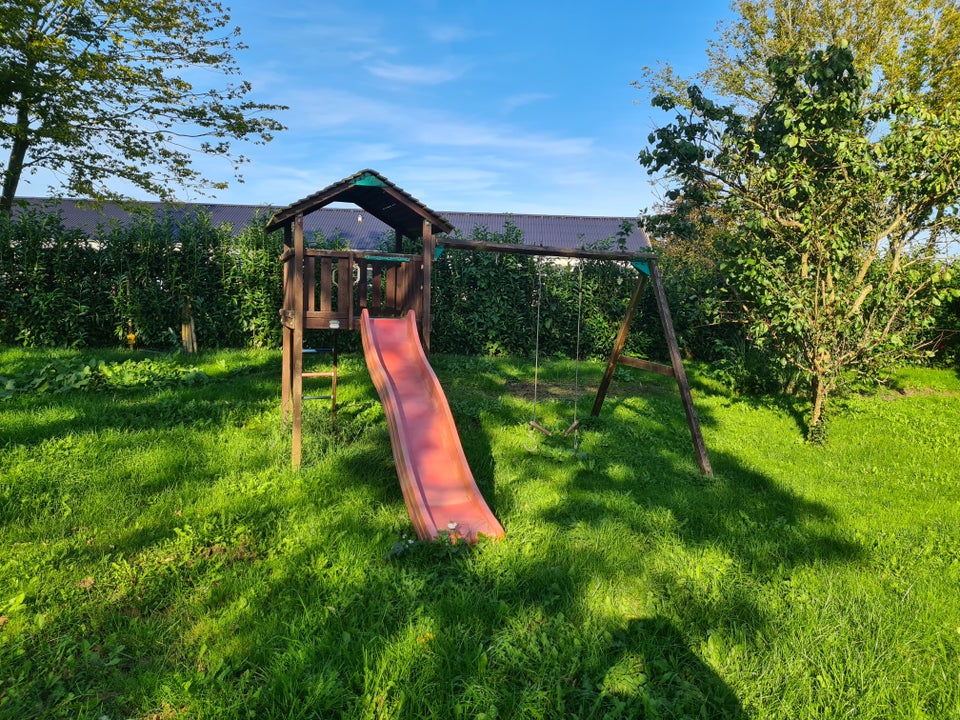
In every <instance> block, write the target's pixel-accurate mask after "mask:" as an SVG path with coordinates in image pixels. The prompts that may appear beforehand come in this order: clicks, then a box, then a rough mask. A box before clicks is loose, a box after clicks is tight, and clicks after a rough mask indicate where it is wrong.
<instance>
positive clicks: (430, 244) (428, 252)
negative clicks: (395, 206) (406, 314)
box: [420, 220, 437, 355]
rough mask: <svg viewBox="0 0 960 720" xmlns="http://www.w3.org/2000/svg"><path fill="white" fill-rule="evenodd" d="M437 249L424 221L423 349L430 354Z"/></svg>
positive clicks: (421, 319) (431, 227) (430, 230)
mask: <svg viewBox="0 0 960 720" xmlns="http://www.w3.org/2000/svg"><path fill="white" fill-rule="evenodd" d="M436 249H437V240H436V238H435V237H434V236H433V226H432V225H431V224H430V222H429V221H427V220H424V221H423V307H422V308H421V309H420V322H421V323H422V333H423V349H424V351H425V352H426V353H427V355H429V354H430V326H431V323H432V322H433V317H432V316H431V314H430V301H431V286H430V281H431V279H432V276H433V255H434V252H435V251H436Z"/></svg>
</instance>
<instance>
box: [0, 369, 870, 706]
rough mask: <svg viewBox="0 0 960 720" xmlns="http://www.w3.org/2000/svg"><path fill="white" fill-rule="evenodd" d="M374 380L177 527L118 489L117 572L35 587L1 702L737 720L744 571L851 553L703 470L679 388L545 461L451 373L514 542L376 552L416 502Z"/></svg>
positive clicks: (817, 523)
mask: <svg viewBox="0 0 960 720" xmlns="http://www.w3.org/2000/svg"><path fill="white" fill-rule="evenodd" d="M364 382H368V381H366V380H365V381H364ZM251 392H252V394H253V397H254V398H255V399H259V400H264V401H265V399H266V397H267V394H266V390H265V389H261V390H258V389H256V388H253V389H252V390H251ZM261 392H262V393H263V394H262V395H261V394H260V393H261ZM275 392H276V391H275V388H274V389H273V391H272V394H271V396H270V399H271V400H275V398H276V395H275ZM371 393H372V386H366V385H364V387H363V388H360V389H358V390H357V391H356V392H355V393H354V395H353V396H352V397H351V398H350V399H349V401H348V403H352V404H347V405H346V406H345V409H344V411H343V413H342V415H341V416H340V417H339V418H338V419H337V420H336V421H329V426H328V425H327V424H326V423H327V422H328V421H327V420H324V419H321V418H320V416H319V415H317V416H315V417H314V419H313V420H312V421H311V422H310V423H308V429H309V431H310V432H309V433H305V458H304V459H305V462H304V468H303V469H302V470H301V472H300V473H292V472H289V471H288V470H286V469H285V468H284V467H282V466H280V467H276V468H274V469H275V474H276V476H277V477H276V481H275V484H273V485H271V486H270V487H268V488H266V489H259V488H257V487H256V484H255V483H254V482H253V480H256V479H258V478H259V477H261V476H262V475H263V474H265V473H267V474H268V473H269V472H270V466H269V463H266V462H264V463H263V464H261V465H259V466H258V467H257V468H254V469H253V470H255V471H256V472H253V473H252V475H251V477H250V478H249V482H248V485H247V489H246V490H237V491H236V492H233V493H226V492H224V495H223V499H222V501H221V502H220V503H219V504H218V505H217V506H216V508H215V509H213V508H206V509H204V512H203V513H200V514H196V513H195V514H194V515H192V516H190V517H189V518H184V519H183V522H182V523H177V526H178V527H179V528H180V533H174V531H173V530H171V528H170V526H164V525H163V523H162V522H160V521H151V519H150V518H149V517H147V515H146V512H145V511H140V512H141V515H138V514H137V512H136V511H135V510H136V509H134V511H133V512H132V513H131V515H132V517H131V524H132V526H131V527H130V528H129V529H127V530H126V531H125V532H124V533H121V542H122V545H123V546H122V547H121V548H119V551H120V554H121V555H123V561H124V562H125V563H126V564H127V565H129V566H131V567H132V568H133V569H132V570H129V571H128V570H127V569H125V568H126V567H127V565H122V563H120V562H119V560H117V561H115V562H114V564H113V565H101V566H98V567H96V568H93V569H91V570H90V573H91V575H95V576H96V578H97V583H96V584H95V585H93V586H92V587H89V588H86V589H81V588H78V587H76V583H75V580H74V581H71V584H69V585H68V586H66V587H64V588H63V589H62V591H60V592H61V595H62V596H57V597H56V598H55V600H56V602H54V601H52V600H49V599H47V600H45V601H44V602H47V603H48V604H49V605H50V606H51V607H54V606H55V607H56V608H58V610H57V614H56V616H55V617H53V616H52V617H51V619H50V620H49V621H48V623H47V625H45V626H43V627H41V626H39V625H38V626H37V629H35V630H31V632H32V633H33V634H32V635H30V636H29V638H28V639H27V640H26V641H25V642H23V643H21V644H20V645H19V647H20V648H21V649H22V650H23V652H24V653H25V654H24V657H30V658H33V666H35V667H43V669H44V671H45V672H33V674H32V675H31V674H30V673H29V672H28V671H26V670H25V671H24V674H23V676H22V677H21V676H20V674H19V673H20V671H19V670H17V671H16V672H14V673H13V674H11V676H10V678H11V680H10V682H8V683H7V685H6V686H4V685H3V684H2V683H0V693H3V692H6V693H8V695H7V697H8V698H9V700H8V702H9V703H10V705H8V707H9V708H12V710H13V711H22V713H21V716H22V717H42V716H47V717H72V716H78V715H86V716H99V715H103V714H106V715H109V716H111V717H112V716H138V717H142V716H162V715H163V714H164V713H166V715H168V716H174V715H175V714H177V713H178V712H179V713H180V714H183V715H185V716H186V715H190V716H197V717H226V718H230V717H248V716H251V715H252V716H259V717H325V716H340V717H409V718H429V717H437V718H441V717H442V718H451V717H452V718H457V717H471V718H472V717H477V716H479V715H480V714H481V713H482V714H485V715H486V716H487V717H495V716H496V717H550V718H553V717H582V718H603V717H622V718H654V717H657V718H681V717H701V718H733V719H734V720H737V719H738V718H742V717H744V716H745V711H744V708H743V707H742V703H741V700H740V699H739V698H738V697H737V693H736V691H735V689H734V686H733V685H732V682H733V680H734V679H735V678H731V677H729V676H728V675H724V674H723V672H722V671H723V669H724V667H723V657H724V648H727V649H729V648H730V646H731V645H735V644H739V646H740V647H741V649H742V647H743V646H745V645H746V644H747V643H748V642H749V640H745V639H743V638H749V637H750V636H752V635H753V634H755V633H756V632H759V631H762V630H763V629H764V627H765V626H766V624H767V622H768V619H767V618H765V617H763V613H762V611H761V609H760V601H759V598H758V596H757V587H758V586H760V585H762V584H763V583H764V582H766V581H767V580H768V579H770V578H773V577H777V576H779V575H780V574H784V573H789V572H790V571H791V569H792V568H797V567H799V566H803V565H807V564H813V563H837V562H850V561H854V560H856V559H857V558H858V557H859V553H860V549H859V548H858V547H857V546H856V545H855V544H853V543H850V542H849V541H847V540H846V539H844V538H843V536H842V535H841V534H840V533H839V532H838V531H837V529H836V527H835V521H834V518H833V516H832V514H831V512H830V510H829V508H826V507H824V506H822V505H819V504H817V503H813V502H810V501H807V500H804V499H803V498H800V497H797V496H795V495H793V494H791V493H789V492H788V491H786V490H784V489H782V488H781V487H779V486H778V485H777V484H776V483H774V482H773V480H772V479H771V478H769V477H766V476H764V475H763V474H761V473H758V472H755V471H752V470H749V469H747V468H745V467H743V466H742V464H741V463H740V462H739V461H738V459H737V458H736V457H734V456H732V455H725V454H716V453H714V454H713V455H712V460H713V464H714V469H715V471H716V478H714V479H712V480H711V479H705V478H702V477H700V476H699V474H697V472H696V466H695V463H694V460H693V452H692V449H691V448H690V443H689V435H688V434H687V431H686V426H685V423H684V421H683V414H682V409H681V408H680V404H679V401H678V400H676V399H675V398H674V397H673V396H670V395H664V396H663V397H662V399H657V398H654V399H655V400H656V402H655V403H654V404H653V405H652V406H650V407H649V408H645V410H649V413H647V414H646V415H644V414H643V413H641V412H639V411H638V412H636V413H635V414H634V415H632V416H631V417H628V418H626V419H625V418H624V417H622V416H618V417H610V416H605V417H601V418H600V419H598V420H595V421H592V422H587V423H585V425H584V434H583V445H582V446H581V451H580V454H579V455H574V454H573V453H572V452H569V451H568V450H566V449H564V450H563V452H559V451H558V452H556V453H554V454H547V453H543V454H539V455H538V454H532V453H528V452H526V451H525V450H523V449H522V448H516V447H514V448H509V447H508V448H503V447H500V445H497V447H494V443H495V440H494V438H493V437H492V435H491V433H489V432H487V431H486V430H485V428H489V427H490V426H491V425H497V426H500V427H510V426H513V425H517V426H522V424H523V423H524V422H525V420H526V419H528V417H527V416H526V415H525V414H524V410H523V406H522V405H518V404H513V403H504V402H500V401H499V400H497V399H486V400H484V399H483V398H482V397H473V396H470V395H469V394H468V393H462V394H458V397H459V398H460V400H461V401H462V402H460V403H459V407H457V406H456V403H451V404H452V405H455V407H454V412H455V413H456V414H457V422H458V426H459V428H460V432H461V436H462V438H463V440H464V445H465V450H466V453H467V456H468V459H469V461H470V463H471V467H472V469H473V471H474V475H475V477H476V479H477V482H478V485H479V486H480V487H481V489H482V490H483V492H484V494H485V496H486V497H487V499H488V500H490V501H492V502H491V504H492V507H493V509H494V511H495V512H496V513H497V514H498V516H499V517H500V519H501V521H502V522H504V525H505V527H506V530H507V537H506V539H505V540H503V541H502V542H500V543H489V544H481V545H480V546H479V547H477V548H475V549H473V550H471V551H465V550H463V549H461V548H457V547H454V546H449V545H444V544H433V545H426V544H421V543H414V544H413V545H412V546H410V547H409V549H406V548H405V549H404V550H403V551H402V552H400V553H399V554H397V555H396V557H395V558H393V559H387V558H386V557H385V556H386V554H387V551H388V550H389V549H390V547H391V543H392V542H394V541H396V540H397V539H398V536H399V535H400V534H401V533H403V532H406V531H409V520H408V519H407V518H406V514H405V510H404V507H403V500H402V494H401V491H400V489H399V486H398V483H397V479H396V473H395V470H394V468H393V464H392V456H391V452H390V445H389V436H388V434H387V430H386V423H385V421H384V418H383V414H382V411H378V410H377V408H376V396H375V393H372V394H371ZM448 393H449V390H448ZM651 395H657V394H656V393H652V394H651ZM203 398H204V396H203V390H202V389H194V390H191V391H189V392H185V393H184V395H183V397H182V399H183V400H184V401H185V402H191V401H193V402H197V403H199V402H200V401H201V400H203ZM197 408H198V413H199V412H200V408H201V406H200V405H197ZM607 411H609V412H611V413H613V412H618V413H621V414H622V412H624V411H627V412H633V410H632V407H630V408H626V410H624V409H623V408H617V407H615V406H608V408H607ZM229 418H230V416H229V415H218V416H216V419H215V422H217V423H223V422H229ZM701 419H702V420H703V422H704V424H705V425H706V426H708V427H709V426H710V425H712V424H714V423H715V419H714V418H713V417H710V416H709V415H707V416H706V417H701ZM129 420H130V416H126V418H125V420H121V421H119V422H118V423H117V426H118V427H120V426H123V423H124V422H127V421H129ZM179 422H180V421H176V422H172V423H171V424H172V425H174V426H176V425H178V423H179ZM161 427H162V423H161ZM35 431H39V430H37V429H35ZM45 431H46V429H45V430H44V432H45ZM546 447H548V448H549V445H547V446H546ZM555 449H556V448H555ZM495 453H496V454H495ZM284 459H286V458H284ZM175 472H176V468H168V469H167V471H165V474H166V476H169V480H170V482H174V481H179V482H184V483H193V485H195V487H193V488H192V490H191V492H192V493H193V496H194V497H195V498H198V506H199V505H201V503H200V502H199V499H200V498H202V497H203V495H202V494H203V492H204V491H205V489H206V486H207V484H208V483H209V480H210V478H208V477H206V476H205V475H203V474H202V473H201V474H200V476H199V477H195V478H193V479H190V478H181V479H180V480H176V476H175V475H174V473H175ZM541 478H545V480H541ZM157 482H158V483H159V482H161V481H160V480H157ZM538 483H539V485H538ZM159 488H160V486H159V485H157V487H156V488H155V489H157V490H159ZM541 493H542V494H543V495H547V494H549V493H552V495H551V496H550V498H549V501H544V498H542V497H538V494H541ZM538 501H543V502H542V503H540V504H538ZM185 510H186V508H185ZM188 521H189V522H188ZM188 524H189V525H190V530H189V532H188V530H187V527H186V526H187V525H188ZM181 526H182V527H181ZM190 533H193V534H190ZM173 540H176V542H177V543H179V544H176V543H174V544H173V545H172V547H173V549H174V550H177V549H178V548H179V550H178V551H177V552H173V551H171V552H170V554H169V556H168V555H166V548H167V546H166V545H164V544H163V543H164V542H165V541H171V543H172V541H173ZM168 557H170V558H171V560H170V561H169V562H168V561H167V558H168ZM91 562H92V560H91ZM118 568H120V569H118ZM84 572H86V570H84ZM80 577H82V575H81V576H80ZM42 592H50V593H52V592H53V591H52V590H49V589H46V588H44V589H43V590H42ZM29 601H30V602H32V603H36V604H37V605H38V607H39V606H40V605H42V603H41V601H40V599H39V598H35V597H30V598H29ZM51 615H52V613H51ZM85 643H86V644H85ZM724 643H725V644H724ZM10 647H13V645H10ZM117 648H119V649H117ZM731 652H732V650H731ZM10 657H12V656H10ZM0 659H2V660H6V659H9V657H5V656H2V655H0ZM114 660H116V662H114ZM33 666H32V667H33ZM46 671H49V672H46ZM34 676H35V677H36V678H37V679H35V680H34V679H31V678H32V677H34ZM13 680H15V681H16V682H17V685H13V684H11V683H12V681H13Z"/></svg>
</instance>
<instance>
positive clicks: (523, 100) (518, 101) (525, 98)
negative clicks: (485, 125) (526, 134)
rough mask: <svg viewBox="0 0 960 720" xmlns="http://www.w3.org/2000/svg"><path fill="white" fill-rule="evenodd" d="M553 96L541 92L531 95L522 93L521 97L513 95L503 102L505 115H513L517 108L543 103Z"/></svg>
mask: <svg viewBox="0 0 960 720" xmlns="http://www.w3.org/2000/svg"><path fill="white" fill-rule="evenodd" d="M551 97H552V96H551V95H548V94H547V93H540V92H530V93H521V94H520V95H511V96H509V97H507V98H506V99H504V100H503V103H502V107H503V111H504V113H507V114H509V113H512V112H513V111H514V110H516V109H517V108H521V107H523V106H525V105H533V104H535V103H538V102H543V101H544V100H549V99H550V98H551Z"/></svg>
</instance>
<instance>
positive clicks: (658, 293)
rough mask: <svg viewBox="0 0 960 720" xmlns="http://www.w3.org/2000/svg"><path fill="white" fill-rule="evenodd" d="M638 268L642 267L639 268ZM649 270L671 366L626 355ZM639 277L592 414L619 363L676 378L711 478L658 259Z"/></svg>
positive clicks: (698, 451) (702, 469) (701, 460)
mask: <svg viewBox="0 0 960 720" xmlns="http://www.w3.org/2000/svg"><path fill="white" fill-rule="evenodd" d="M638 269H639V268H638ZM647 271H649V278H650V284H651V285H652V286H653V292H654V296H655V298H656V301H657V312H658V313H659V315H660V325H661V326H662V327H663V337H664V340H666V343H667V349H668V351H669V353H670V365H671V367H670V368H668V367H666V366H665V365H660V364H658V363H651V362H647V361H644V360H640V359H638V358H628V357H625V356H624V355H623V348H624V346H625V345H626V343H627V336H628V335H629V334H630V326H631V325H632V324H633V317H634V315H636V312H637V307H638V306H639V304H640V296H641V295H642V294H643V290H644V288H645V287H646V286H647ZM641 273H643V274H641V276H640V279H639V280H638V281H637V286H636V288H634V290H633V295H632V296H631V298H630V303H629V304H628V305H627V313H626V316H625V317H624V318H623V323H622V324H621V325H620V331H619V332H618V333H617V338H616V340H614V343H613V352H611V353H610V361H609V362H608V363H607V369H606V371H605V372H604V374H603V379H602V380H601V381H600V387H599V388H598V389H597V397H596V400H594V402H593V409H592V410H591V414H592V415H594V416H596V415H599V414H600V410H601V408H602V407H603V401H604V399H606V397H607V391H608V390H609V389H610V381H611V380H612V379H613V374H614V372H615V371H616V369H617V365H619V364H621V363H623V364H627V365H630V366H632V367H639V368H641V369H644V370H651V371H653V372H657V373H660V374H662V375H669V376H671V377H673V378H674V379H675V380H676V381H677V387H678V388H679V389H680V399H681V401H682V402H683V410H684V413H686V416H687V426H688V427H689V428H690V437H691V439H692V440H693V449H694V451H695V452H696V454H697V463H698V464H699V466H700V472H702V473H703V474H704V475H707V476H708V477H712V476H713V468H712V467H711V466H710V458H709V457H708V456H707V447H706V444H705V443H704V441H703V433H702V432H701V430H700V420H699V419H698V418H697V411H696V409H695V408H694V406H693V397H692V395H691V394H690V383H689V381H688V380H687V373H686V370H685V369H684V367H683V362H682V360H681V359H680V347H679V345H678V344H677V335H676V332H675V331H674V329H673V318H672V317H671V316H670V307H669V305H668V304H667V295H666V292H665V291H664V289H663V279H662V277H661V276H660V268H659V267H658V266H657V261H656V260H653V259H651V260H649V261H647V264H646V266H645V267H644V268H643V269H642V270H641Z"/></svg>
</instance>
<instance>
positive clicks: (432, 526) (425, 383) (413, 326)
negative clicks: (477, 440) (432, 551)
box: [360, 309, 504, 543]
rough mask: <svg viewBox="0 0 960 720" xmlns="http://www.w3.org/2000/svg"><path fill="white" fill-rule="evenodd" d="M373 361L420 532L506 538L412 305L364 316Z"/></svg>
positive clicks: (368, 357) (369, 357) (472, 539)
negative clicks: (399, 313)
mask: <svg viewBox="0 0 960 720" xmlns="http://www.w3.org/2000/svg"><path fill="white" fill-rule="evenodd" d="M360 323H361V336H362V338H363V352H364V356H365V357H366V360H367V368H369V370H370V375H371V377H372V378H373V384H374V385H375V386H376V388H377V392H379V393H380V399H381V400H382V401H383V408H384V411H385V413H386V415H387V423H388V424H389V426H390V440H391V442H392V444H393V457H394V460H395V461H396V465H397V475H398V476H399V478H400V487H401V488H402V490H403V498H404V500H405V501H406V503H407V510H408V511H409V512H410V519H411V520H413V524H414V527H415V528H416V531H417V536H418V537H419V538H420V539H422V540H426V539H430V540H432V539H434V538H436V537H437V536H438V535H439V534H440V533H442V532H450V533H451V534H453V535H457V536H459V537H462V538H464V539H466V540H467V542H471V543H472V542H476V540H477V537H478V536H479V535H486V536H488V537H495V538H499V537H503V534H504V533H503V527H502V526H501V525H500V522H499V521H498V520H497V518H496V517H495V516H494V514H493V513H492V512H491V511H490V508H489V507H487V503H486V502H485V501H484V499H483V496H482V495H481V494H480V490H479V489H478V488H477V483H476V481H475V480H474V479H473V473H472V472H470V467H469V466H468V465H467V459H466V456H465V455H464V454H463V445H462V444H461V443H460V436H459V435H458V434H457V427H456V425H455V424H454V422H453V415H452V414H451V413H450V406H449V405H448V404H447V398H446V396H445V395H444V394H443V389H442V388H441V387H440V382H439V380H437V376H436V375H435V374H434V372H433V368H432V367H430V363H429V362H428V361H427V357H426V354H425V353H424V351H423V346H422V345H421V344H420V336H419V334H418V333H417V321H416V317H415V316H414V314H413V312H409V313H407V315H406V317H403V318H371V317H370V315H369V313H368V312H367V310H366V309H364V310H363V313H362V315H361V320H360Z"/></svg>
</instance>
